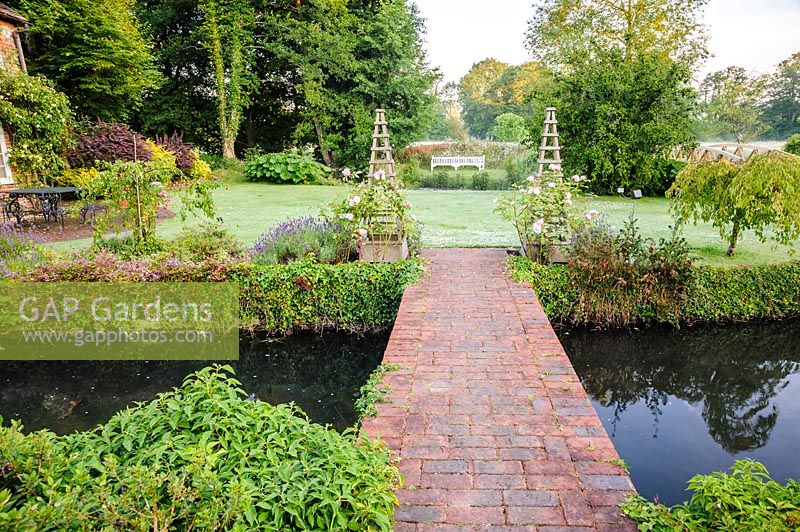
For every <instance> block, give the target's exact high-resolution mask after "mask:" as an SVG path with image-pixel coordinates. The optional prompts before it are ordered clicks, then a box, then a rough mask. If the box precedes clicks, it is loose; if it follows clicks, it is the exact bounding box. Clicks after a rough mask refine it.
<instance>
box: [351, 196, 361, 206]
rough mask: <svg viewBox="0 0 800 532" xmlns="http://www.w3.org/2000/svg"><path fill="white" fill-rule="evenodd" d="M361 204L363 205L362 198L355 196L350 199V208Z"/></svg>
mask: <svg viewBox="0 0 800 532" xmlns="http://www.w3.org/2000/svg"><path fill="white" fill-rule="evenodd" d="M359 203H361V196H353V197H352V198H350V206H351V207H355V206H356V205H358V204H359Z"/></svg>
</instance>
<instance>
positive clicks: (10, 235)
mask: <svg viewBox="0 0 800 532" xmlns="http://www.w3.org/2000/svg"><path fill="white" fill-rule="evenodd" d="M42 253H43V250H42V249H40V248H39V247H38V246H37V245H36V240H35V238H34V236H33V235H32V233H31V232H30V231H28V232H24V231H23V230H22V229H20V228H19V227H17V226H16V225H14V224H13V223H12V222H6V223H4V224H2V225H0V279H4V278H16V277H18V275H19V273H20V272H25V271H28V270H30V269H31V268H33V267H35V266H36V265H37V264H38V263H39V262H41V261H42V260H43V258H44V257H43V255H42Z"/></svg>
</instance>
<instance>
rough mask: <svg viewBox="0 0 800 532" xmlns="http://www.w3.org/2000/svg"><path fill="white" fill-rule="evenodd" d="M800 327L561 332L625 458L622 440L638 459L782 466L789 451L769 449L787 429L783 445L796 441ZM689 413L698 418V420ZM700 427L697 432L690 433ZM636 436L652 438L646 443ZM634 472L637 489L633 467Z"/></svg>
mask: <svg viewBox="0 0 800 532" xmlns="http://www.w3.org/2000/svg"><path fill="white" fill-rule="evenodd" d="M799 325H800V322H798V321H791V322H783V323H771V324H749V325H730V326H712V325H704V326H697V327H692V328H684V329H681V330H679V331H675V330H671V329H667V328H652V329H648V330H645V331H638V332H637V331H633V332H631V331H605V332H590V331H586V330H570V331H561V332H560V336H561V339H562V342H563V344H564V347H565V348H566V350H567V352H568V353H569V356H570V359H571V360H572V362H573V365H574V366H575V369H576V371H577V372H578V375H579V376H580V378H581V381H582V383H583V385H584V388H585V389H586V391H587V392H588V393H589V394H590V395H591V396H592V398H593V399H594V402H595V407H596V408H597V410H598V413H599V414H600V416H601V418H603V421H604V424H605V425H606V429H607V430H608V431H609V433H610V434H611V435H612V438H613V439H614V440H615V444H617V447H618V450H619V451H620V453H621V454H623V458H625V459H626V460H629V457H628V456H625V455H624V453H623V451H622V450H621V449H620V447H623V448H630V449H631V450H630V451H628V452H630V453H631V454H633V455H635V456H636V458H635V460H639V459H642V460H644V459H645V458H644V457H643V453H648V452H649V453H652V456H649V458H647V459H650V460H665V461H671V463H675V462H680V463H686V462H690V463H691V462H693V461H694V457H693V455H698V456H699V455H703V456H705V459H706V460H709V459H711V458H712V457H713V459H711V461H712V462H714V461H716V462H717V463H721V464H722V463H725V460H724V458H730V457H734V456H735V457H737V458H738V457H741V456H744V455H747V456H750V455H757V456H759V457H762V458H763V457H766V458H767V459H773V462H775V463H783V462H784V461H785V460H788V459H789V456H788V455H787V456H782V455H781V456H775V453H776V452H779V453H783V449H784V448H786V447H787V445H786V443H787V442H786V441H783V439H782V438H784V437H788V434H789V433H791V434H792V438H795V439H794V443H792V444H791V445H790V446H796V442H797V441H798V440H797V439H796V437H797V435H795V434H794V433H795V432H797V433H798V435H800V429H798V428H797V427H798V424H800V411H798V409H796V408H795V406H794V405H797V403H798V401H800V379H798V377H800V375H799V374H800V326H799ZM793 382H795V383H796V384H798V385H792V383H793ZM697 418H700V420H701V421H702V423H700V424H698V423H696V422H695V421H694V420H695V419H697ZM648 419H649V421H647V420H648ZM780 426H783V427H784V430H783V431H782V435H781V441H780V442H778V443H776V444H775V445H774V446H773V445H771V443H770V442H771V439H772V438H774V437H775V433H776V432H777V430H776V427H780ZM648 427H649V428H648ZM688 427H693V428H692V429H691V431H690V430H689V428H688ZM699 427H702V430H703V431H704V432H705V434H702V433H698V432H697V428H699ZM645 433H646V434H645ZM706 435H707V436H706ZM644 436H647V437H648V438H649V439H650V440H652V441H653V443H652V444H647V443H646V442H644V441H643V437H644ZM703 437H706V438H708V437H710V439H711V440H712V441H713V442H714V444H716V445H709V443H710V442H706V441H705V440H704V439H703ZM664 439H666V440H667V441H666V442H664V444H659V441H658V440H664ZM679 440H680V441H679ZM684 440H685V441H684ZM633 442H635V445H634V444H633ZM773 447H774V448H773ZM775 449H780V451H776V450H775ZM795 452H796V451H795ZM629 461H630V460H629ZM730 461H731V462H732V460H730ZM697 464H698V467H699V469H696V470H694V471H687V476H685V478H683V479H682V480H681V486H683V485H684V484H685V481H686V480H688V478H689V477H690V476H692V475H693V474H695V473H698V472H702V466H703V462H702V460H697ZM678 467H679V468H680V466H678ZM725 467H727V465H724V466H723V468H725ZM768 467H769V466H768ZM782 467H783V466H779V469H781V468H782ZM772 469H773V470H771V473H772V474H773V475H774V476H776V477H778V478H780V477H781V475H783V474H786V475H787V476H793V475H798V474H800V467H795V466H793V467H789V469H790V470H791V471H783V470H779V471H776V470H774V469H775V468H772ZM784 469H785V468H784ZM632 474H633V476H634V481H635V482H636V484H637V487H639V489H640V491H642V488H641V487H640V486H639V482H637V479H636V471H632ZM653 482H655V480H654V481H653ZM657 491H658V490H657ZM680 498H683V497H680Z"/></svg>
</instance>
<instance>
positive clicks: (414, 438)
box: [362, 249, 636, 531]
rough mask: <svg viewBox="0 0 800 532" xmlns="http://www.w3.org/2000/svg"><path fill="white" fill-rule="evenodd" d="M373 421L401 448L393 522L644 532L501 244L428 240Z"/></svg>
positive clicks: (434, 527)
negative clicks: (472, 246) (424, 264)
mask: <svg viewBox="0 0 800 532" xmlns="http://www.w3.org/2000/svg"><path fill="white" fill-rule="evenodd" d="M425 256H426V258H427V259H429V260H430V263H429V265H428V270H429V273H430V275H429V276H428V277H426V278H425V279H424V280H423V281H422V282H421V283H419V284H417V285H415V286H412V287H409V288H408V289H407V290H406V292H405V295H404V296H403V301H402V304H401V306H400V312H399V314H398V317H397V321H396V322H395V326H394V330H393V332H392V335H391V338H390V340H389V345H388V347H387V349H386V353H385V355H384V359H383V361H384V363H387V364H391V363H395V364H400V365H402V366H403V369H401V370H400V371H396V372H391V373H388V374H386V375H385V376H384V383H385V384H387V385H389V386H390V387H391V388H392V392H391V393H390V394H389V396H388V399H389V401H388V402H387V403H381V404H379V405H378V415H377V416H376V417H375V418H371V419H367V420H365V421H364V424H363V427H362V428H363V431H364V432H365V433H366V434H368V435H370V436H373V437H377V436H379V437H381V438H382V439H383V440H384V441H385V442H386V443H387V445H388V446H389V447H390V448H392V449H393V450H394V451H396V452H397V453H399V456H400V459H401V461H400V469H401V471H402V472H403V476H404V478H405V486H404V488H403V489H401V490H400V492H399V493H398V496H399V499H400V507H399V508H398V509H397V511H396V513H395V518H396V520H397V524H396V526H395V530H396V531H406V530H416V531H428V530H431V531H439V530H517V531H518V530H538V531H549V530H595V529H597V530H636V528H635V526H633V525H632V524H631V523H630V522H627V521H625V520H624V518H623V517H621V514H620V512H619V509H618V507H617V504H618V503H619V502H620V501H621V500H622V499H623V498H624V496H625V495H626V494H627V493H629V492H631V491H632V490H633V486H632V484H631V482H630V479H629V478H628V476H627V475H626V474H625V472H624V470H623V469H622V468H620V467H619V466H617V465H615V464H614V463H612V462H613V460H614V459H617V458H618V456H617V453H616V451H615V450H614V447H613V445H612V443H611V440H610V439H609V438H608V436H607V434H606V432H605V430H604V429H603V426H602V424H601V422H600V419H599V418H598V417H597V415H596V413H595V411H594V409H593V408H592V405H591V403H590V402H589V399H588V397H587V395H586V393H585V392H584V390H583V388H582V387H581V385H580V382H579V381H578V377H577V376H576V375H575V371H574V370H573V368H572V365H571V364H570V362H569V359H568V358H567V356H566V354H565V353H564V350H563V348H562V347H561V344H560V343H559V341H558V339H557V338H556V334H555V332H554V331H553V329H552V327H551V326H550V323H549V322H548V321H547V318H546V317H545V314H544V311H543V310H542V308H541V307H540V306H539V303H538V302H537V301H536V299H535V297H534V294H533V291H532V290H531V289H530V288H528V287H525V286H522V285H519V284H517V283H514V282H513V281H511V280H510V279H509V278H508V277H507V275H506V274H505V272H504V263H503V259H504V257H505V253H504V252H503V251H500V250H485V249H484V250H467V249H449V250H431V251H429V252H427V253H425Z"/></svg>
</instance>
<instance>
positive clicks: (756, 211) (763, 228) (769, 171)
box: [668, 152, 800, 255]
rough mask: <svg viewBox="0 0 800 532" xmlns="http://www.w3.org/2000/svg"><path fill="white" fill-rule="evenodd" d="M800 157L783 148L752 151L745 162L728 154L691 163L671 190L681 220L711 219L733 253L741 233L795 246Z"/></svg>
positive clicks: (799, 213)
mask: <svg viewBox="0 0 800 532" xmlns="http://www.w3.org/2000/svg"><path fill="white" fill-rule="evenodd" d="M799 182H800V158H798V157H796V156H793V155H786V154H785V153H780V152H770V153H767V154H761V155H753V156H751V157H750V159H748V160H747V162H746V163H744V164H740V163H732V162H730V161H727V160H725V159H722V160H720V161H715V162H700V163H693V164H690V165H688V166H687V167H686V168H684V169H683V170H681V171H680V173H679V174H678V177H677V178H676V180H675V183H674V184H673V186H672V187H671V188H670V190H669V192H668V195H669V196H670V197H671V198H672V201H671V204H670V208H671V210H672V211H673V213H674V214H675V215H676V217H677V219H678V221H679V223H686V222H688V221H693V222H695V223H696V222H697V221H699V220H703V221H710V222H711V223H712V224H713V225H714V227H716V228H717V229H719V231H720V236H721V237H722V238H724V239H725V240H727V241H728V244H729V246H728V255H733V254H734V253H735V250H736V243H737V241H738V239H739V236H740V235H741V233H742V232H743V231H745V230H748V229H751V230H753V231H755V233H756V236H758V238H759V239H760V240H761V241H762V242H764V241H766V240H767V239H771V240H773V241H775V242H777V243H778V244H781V245H784V246H790V247H791V246H793V243H794V241H795V240H796V239H797V238H798V237H800V189H798V187H797V183H799Z"/></svg>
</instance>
